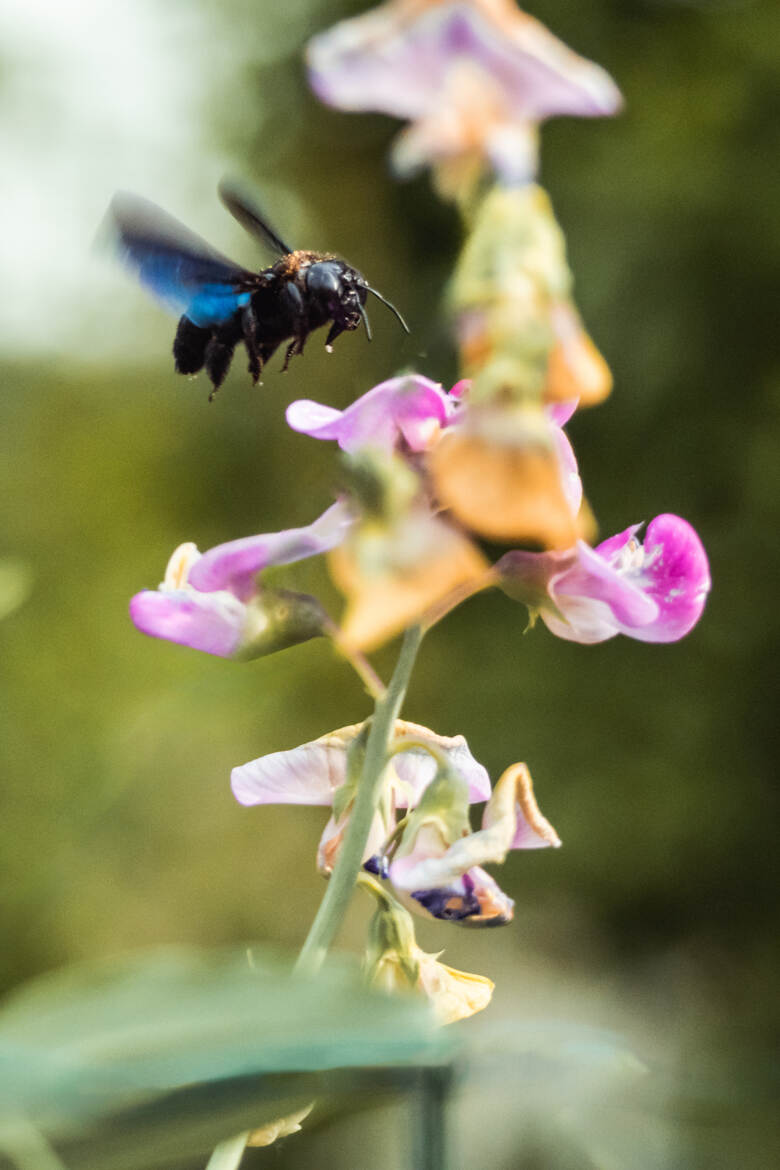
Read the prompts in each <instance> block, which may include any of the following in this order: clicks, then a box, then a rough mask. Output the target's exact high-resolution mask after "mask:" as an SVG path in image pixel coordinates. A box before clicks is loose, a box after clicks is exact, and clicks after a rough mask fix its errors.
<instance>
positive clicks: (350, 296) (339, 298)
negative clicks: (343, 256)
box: [306, 260, 368, 333]
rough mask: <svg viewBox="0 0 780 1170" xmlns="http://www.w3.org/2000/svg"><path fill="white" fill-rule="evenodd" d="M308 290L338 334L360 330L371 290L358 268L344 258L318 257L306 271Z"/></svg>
mask: <svg viewBox="0 0 780 1170" xmlns="http://www.w3.org/2000/svg"><path fill="white" fill-rule="evenodd" d="M306 291H307V292H308V293H309V296H310V297H311V299H312V301H313V302H314V303H315V304H316V306H317V308H318V309H319V310H320V312H321V313H322V314H323V316H324V317H325V318H326V320H329V321H332V322H333V324H334V325H338V327H339V329H338V331H339V333H341V332H343V330H345V329H357V327H358V325H359V324H360V321H361V318H362V317H363V305H364V304H365V303H366V296H367V293H368V289H367V287H366V282H365V280H364V279H363V277H362V276H361V275H360V273H359V272H357V271H356V269H354V268H350V266H349V264H346V263H345V262H344V261H343V260H318V261H317V262H316V263H315V264H312V265H310V266H309V268H308V269H307V270H306Z"/></svg>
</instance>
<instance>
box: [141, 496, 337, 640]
mask: <svg viewBox="0 0 780 1170" xmlns="http://www.w3.org/2000/svg"><path fill="white" fill-rule="evenodd" d="M352 523H353V516H352V513H351V511H350V509H349V508H348V506H347V505H346V504H345V503H344V502H342V501H339V502H337V503H335V504H333V505H332V506H331V507H330V508H328V510H327V511H326V512H324V513H323V514H322V516H320V517H319V518H318V519H317V520H315V521H314V522H313V523H312V524H310V525H308V527H306V528H290V529H287V530H286V531H283V532H272V533H268V534H266V535H261V536H247V537H244V538H243V539H240V540H232V541H229V542H228V543H227V544H220V545H217V546H216V548H212V549H209V551H208V552H205V553H202V554H201V553H199V552H198V550H197V548H196V546H195V545H194V544H191V543H190V544H182V545H180V546H179V547H178V548H177V549H176V551H175V552H174V553H173V555H172V557H171V559H170V561H169V562H168V567H167V569H166V572H165V579H164V581H163V582H162V584H161V585H160V586H159V588H158V589H156V590H151V589H147V590H144V591H143V592H142V593H137V594H136V595H135V597H133V599H132V601H131V602H130V616H131V618H132V620H133V622H134V624H135V625H136V626H137V628H138V629H139V630H141V631H142V633H144V634H150V635H152V636H153V637H155V638H166V639H167V640H168V641H170V642H178V643H179V644H180V645H183V646H191V647H192V648H193V649H195V650H204V651H205V652H206V653H208V654H216V655H218V656H219V657H221V658H236V657H237V658H253V657H256V656H257V655H260V654H268V653H271V652H272V651H274V650H279V649H282V648H283V647H285V646H289V645H293V644H294V643H296V642H300V641H305V640H306V639H307V638H312V637H315V636H316V635H317V634H320V633H322V625H323V620H324V614H323V612H322V609H321V608H320V606H319V604H318V603H317V602H316V601H315V600H314V598H311V597H306V596H305V595H303V594H296V593H290V592H288V591H285V590H276V589H275V590H264V589H261V588H260V586H259V585H258V582H257V574H258V573H260V572H261V571H262V570H263V569H267V568H270V567H271V566H273V565H289V564H292V563H293V562H294V561H299V560H303V559H304V558H306V557H311V556H316V555H317V554H319V553H323V552H326V551H328V550H329V549H332V548H334V547H335V546H336V545H337V544H339V543H341V541H342V540H343V539H344V538H345V536H346V534H347V532H348V531H349V528H350V526H351V525H352Z"/></svg>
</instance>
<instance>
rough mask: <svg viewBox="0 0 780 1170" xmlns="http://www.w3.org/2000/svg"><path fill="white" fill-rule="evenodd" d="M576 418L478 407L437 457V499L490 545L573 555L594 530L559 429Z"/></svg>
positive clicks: (432, 463)
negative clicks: (530, 545) (522, 544)
mask: <svg viewBox="0 0 780 1170" xmlns="http://www.w3.org/2000/svg"><path fill="white" fill-rule="evenodd" d="M575 405H576V404H575ZM571 411H573V406H569V407H565V408H564V407H563V406H559V407H554V408H551V409H550V408H548V412H545V411H543V410H542V409H541V408H537V409H531V408H527V407H522V406H513V405H511V404H505V405H503V406H501V405H498V404H496V405H492V406H471V407H470V408H469V410H468V412H467V413H465V414H464V416H463V419H462V421H461V423H460V425H458V426H457V427H453V428H451V429H450V430H449V431H447V432H446V433H445V434H444V435H443V436H442V439H441V441H440V442H439V443H438V444H437V445H436V447H435V449H434V450H433V451H432V452H431V454H430V458H429V461H428V466H429V468H430V472H431V476H432V480H433V487H434V493H435V495H436V498H437V499H438V500H439V502H440V503H441V504H442V505H443V506H444V507H445V508H448V509H449V510H450V511H451V512H452V514H453V516H454V517H455V518H456V520H458V521H459V522H460V523H461V524H462V525H463V526H464V527H465V528H467V529H468V530H469V531H471V532H474V533H476V534H477V535H479V536H483V537H486V538H487V539H488V540H495V541H502V542H509V541H512V540H521V541H527V542H535V543H539V544H542V545H546V546H547V547H548V548H568V547H570V546H571V545H572V544H573V543H574V542H575V541H576V540H577V538H578V537H579V536H584V535H586V534H589V532H590V529H591V524H592V521H591V518H590V512H589V511H587V510H581V503H582V483H581V481H580V478H579V474H578V472H577V461H576V459H575V457H574V452H573V450H572V447H571V444H570V443H569V441H568V439H567V438H566V436H565V435H564V433H563V431H562V429H561V426H560V425H559V422H558V420H564V421H566V420H567V418H568V416H569V413H570V412H571Z"/></svg>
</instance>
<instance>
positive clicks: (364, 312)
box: [358, 302, 371, 341]
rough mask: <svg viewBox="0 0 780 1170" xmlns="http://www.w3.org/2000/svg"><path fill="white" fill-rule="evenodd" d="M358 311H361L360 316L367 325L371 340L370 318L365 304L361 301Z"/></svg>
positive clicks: (367, 332) (367, 333) (367, 334)
mask: <svg viewBox="0 0 780 1170" xmlns="http://www.w3.org/2000/svg"><path fill="white" fill-rule="evenodd" d="M358 311H359V313H360V316H361V317H362V318H363V324H364V325H365V327H366V336H367V337H368V340H369V341H371V325H370V323H369V320H368V313H367V312H366V310H365V309H364V308H363V306H362V305H361V304H360V302H358Z"/></svg>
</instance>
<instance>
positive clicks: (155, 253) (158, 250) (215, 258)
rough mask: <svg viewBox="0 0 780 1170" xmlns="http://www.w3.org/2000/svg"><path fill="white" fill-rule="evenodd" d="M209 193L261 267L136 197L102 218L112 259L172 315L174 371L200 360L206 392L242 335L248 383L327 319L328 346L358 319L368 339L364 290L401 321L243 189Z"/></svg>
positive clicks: (120, 197) (354, 274)
mask: <svg viewBox="0 0 780 1170" xmlns="http://www.w3.org/2000/svg"><path fill="white" fill-rule="evenodd" d="M219 195H220V198H221V199H222V202H223V203H224V205H225V207H227V209H228V211H229V212H230V213H231V214H232V215H233V216H235V218H236V219H237V220H238V222H239V223H240V224H241V226H242V227H243V228H245V229H246V230H247V231H248V232H250V233H251V234H252V235H253V236H255V237H256V238H257V239H259V240H261V241H262V243H263V244H265V245H266V247H268V248H270V249H272V251H273V252H274V254H275V255H276V257H277V259H276V261H275V263H274V264H272V265H271V267H270V268H263V269H262V270H261V271H260V272H250V271H248V270H247V269H246V268H242V267H241V266H240V265H238V264H234V263H233V261H232V260H228V259H227V257H226V256H222V255H221V254H220V253H219V252H217V251H215V250H214V249H213V248H212V247H210V246H209V245H208V244H207V243H205V242H204V241H203V240H201V239H199V237H198V236H196V235H194V233H192V232H190V231H189V230H188V229H187V228H185V227H184V226H183V224H180V223H179V222H178V221H177V220H175V219H173V217H172V216H170V215H168V214H167V212H165V211H162V210H161V208H159V207H156V206H155V204H153V203H150V202H148V200H146V199H141V198H140V197H139V196H137V195H130V194H128V193H125V192H120V193H119V194H117V195H115V196H114V199H113V200H112V203H111V208H110V211H109V221H110V225H111V227H112V228H113V231H114V234H115V236H116V237H117V240H118V247H119V251H120V255H121V257H122V259H123V260H124V261H125V262H126V263H127V264H128V266H129V267H130V268H131V269H133V270H134V271H135V273H136V275H137V276H138V278H139V279H140V281H141V283H142V284H144V285H145V286H146V288H148V289H149V291H150V292H151V293H153V294H154V296H156V297H157V298H158V300H160V301H162V302H163V304H164V305H165V306H166V307H167V308H169V309H172V310H173V311H174V312H177V313H181V314H182V316H181V318H180V320H179V325H178V328H177V330H176V337H175V338H174V342H173V357H174V362H175V365H176V370H177V372H178V373H180V374H196V373H198V371H199V370H202V369H204V368H205V370H206V373H207V374H208V376H209V378H210V379H211V383H212V386H213V389H212V391H211V393H210V394H209V401H211V399H212V398H213V397H214V395H215V394H216V392H217V390H218V389H219V387H220V386H221V385H222V383H223V381H224V380H225V377H226V375H227V372H228V369H229V368H230V363H231V360H232V358H233V351H234V349H235V347H236V346H237V345H238V344H239V343H240V342H242V341H243V343H244V345H245V346H246V351H247V354H248V357H249V373H250V375H251V377H252V382H253V383H255V384H256V383H257V381H258V379H259V377H260V374H261V373H262V370H263V366H264V365H265V363H266V362H267V361H268V359H269V358H270V357H271V355H272V354H273V353H274V351H275V350H276V349H277V348H278V347H279V346H280V345H281V343H282V342H283V341H287V340H288V339H289V344H288V346H287V352H286V354H285V359H284V365H283V367H282V369H283V370H286V369H287V367H288V365H289V363H290V359H291V358H292V357H294V356H295V354H299V353H303V347H304V345H305V343H306V338H307V337H308V336H309V334H310V333H311V332H313V330H315V329H319V328H320V326H321V325H327V324H328V322H330V323H331V325H330V329H329V330H328V335H327V338H326V340H325V348H326V350H327V351H328V353H330V352H331V348H332V345H333V342H334V341H335V339H336V338H337V337H338V336H339V334H340V333H344V332H345V331H348V330H353V329H357V327H358V325H359V324H360V322H361V321H362V322H363V324H364V325H365V327H366V334H367V335H368V340H369V341H370V340H371V326H370V324H369V321H368V316H367V314H366V310H365V303H366V297H367V295H368V293H372V294H373V296H375V297H377V299H378V300H380V301H382V303H383V304H385V305H387V307H388V308H389V309H390V310H391V311H392V312H393V313H394V314H395V315H396V317H397V318H398V320H399V321H400V323H401V325H402V326H403V328H404V329H405V330H406V332H407V333H408V332H409V328H408V326H407V324H406V322H405V321H404V319H403V317H402V316H401V314H400V313H399V312H398V310H397V309H396V308H395V306H394V305H392V304H391V303H390V301H388V300H385V298H384V297H383V296H382V295H381V294H380V293H378V292H377V291H376V289H374V288H371V286H370V284H368V282H367V281H366V280H365V278H364V277H363V276H362V275H361V274H360V273H359V272H358V271H357V269H355V268H352V267H351V266H350V265H349V264H347V263H346V261H344V260H340V259H339V258H338V256H333V255H331V254H330V253H328V252H305V251H294V250H293V249H292V248H288V247H287V245H286V244H285V243H283V242H282V240H281V239H280V238H279V236H278V235H277V234H276V232H275V231H274V230H273V229H272V228H271V227H270V226H269V225H268V223H267V222H266V220H265V219H264V218H263V216H262V215H261V213H260V211H259V210H258V209H257V207H255V206H254V205H253V203H252V201H251V200H250V199H248V198H247V196H246V195H245V194H244V193H242V192H241V191H239V190H238V189H237V188H236V187H235V186H233V185H232V184H228V183H225V182H223V183H221V184H220V187H219Z"/></svg>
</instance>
